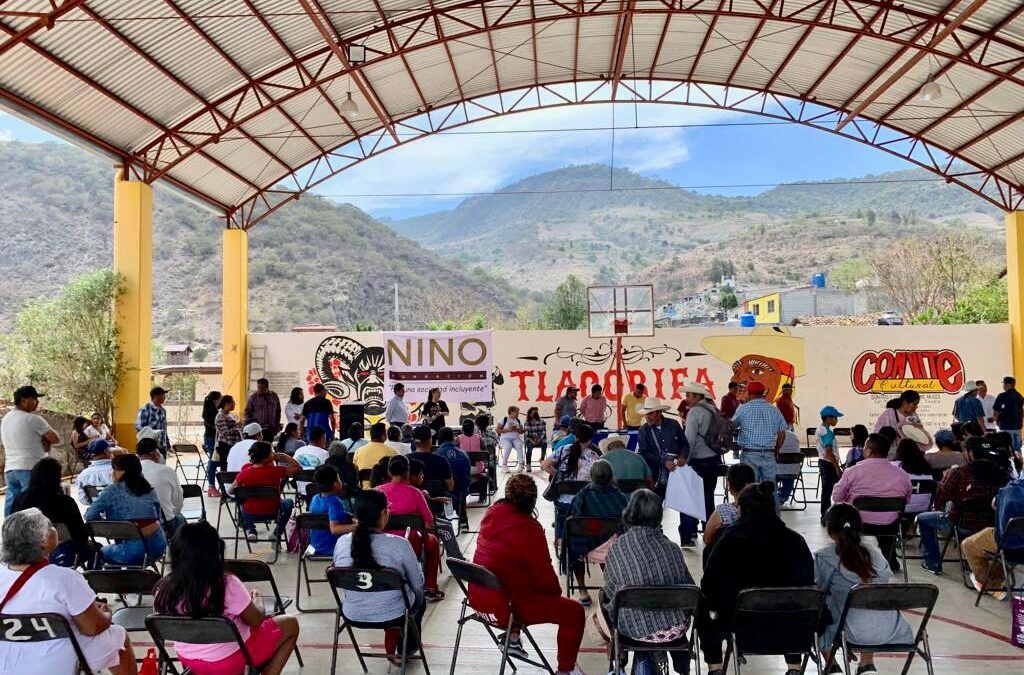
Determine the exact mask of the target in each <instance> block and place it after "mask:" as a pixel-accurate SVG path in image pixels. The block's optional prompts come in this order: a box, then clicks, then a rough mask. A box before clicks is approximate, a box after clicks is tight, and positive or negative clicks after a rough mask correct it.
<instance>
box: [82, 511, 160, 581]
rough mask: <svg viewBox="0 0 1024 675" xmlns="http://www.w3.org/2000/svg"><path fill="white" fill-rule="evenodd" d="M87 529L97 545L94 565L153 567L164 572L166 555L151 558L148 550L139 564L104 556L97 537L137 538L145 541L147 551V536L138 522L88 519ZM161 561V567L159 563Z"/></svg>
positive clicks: (107, 566)
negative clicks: (130, 563) (124, 562)
mask: <svg viewBox="0 0 1024 675" xmlns="http://www.w3.org/2000/svg"><path fill="white" fill-rule="evenodd" d="M85 531H86V533H88V535H89V539H90V540H91V541H92V543H93V544H94V545H95V546H96V562H97V563H98V564H97V565H94V567H96V568H101V567H102V568H104V569H109V568H115V569H118V568H119V569H132V568H135V569H145V568H152V569H153V570H154V571H156V572H158V573H161V574H162V573H163V561H164V557H163V556H160V557H159V558H156V559H151V558H150V557H149V553H148V552H144V553H143V556H142V563H141V564H139V565H122V564H120V563H113V562H108V561H107V560H105V559H104V558H103V554H102V553H101V552H100V544H99V542H98V541H96V540H97V539H106V540H107V541H118V542H120V541H125V540H131V539H137V540H139V541H141V542H142V543H143V550H144V551H145V542H146V538H145V537H144V536H142V528H140V527H139V526H138V524H137V523H134V522H131V521H127V520H88V521H86V523H85ZM158 563H159V565H160V566H159V568H158V567H157V564H158Z"/></svg>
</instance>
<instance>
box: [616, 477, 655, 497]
mask: <svg viewBox="0 0 1024 675" xmlns="http://www.w3.org/2000/svg"><path fill="white" fill-rule="evenodd" d="M615 484H616V485H617V486H618V488H619V491H620V492H622V493H623V494H627V495H628V494H632V493H634V492H636V491H637V490H642V489H644V488H645V487H647V481H645V480H643V479H640V480H636V479H633V480H616V481H615Z"/></svg>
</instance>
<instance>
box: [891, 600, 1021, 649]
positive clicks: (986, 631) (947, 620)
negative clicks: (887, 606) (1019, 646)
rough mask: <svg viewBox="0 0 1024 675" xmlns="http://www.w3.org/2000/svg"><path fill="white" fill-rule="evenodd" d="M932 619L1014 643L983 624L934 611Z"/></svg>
mask: <svg viewBox="0 0 1024 675" xmlns="http://www.w3.org/2000/svg"><path fill="white" fill-rule="evenodd" d="M908 613H909V614H916V615H917V616H923V614H924V613H923V612H919V611H917V610H916V609H912V610H908ZM932 619H933V620H935V621H941V622H943V623H948V624H950V625H951V626H956V627H958V628H966V629H967V630H972V631H974V632H975V633H980V634H981V635H985V636H987V637H990V638H992V639H994V640H999V641H1000V642H1005V643H1006V644H1008V645H1009V644H1013V643H1012V642H1010V638H1009V636H1007V635H1003V634H1001V633H997V632H995V631H994V630H989V629H987V628H982V627H981V626H975V625H974V624H973V623H967V622H966V621H960V620H959V619H951V618H949V617H948V616H942V615H941V614H935V613H932Z"/></svg>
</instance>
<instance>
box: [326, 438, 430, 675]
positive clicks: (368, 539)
mask: <svg viewBox="0 0 1024 675" xmlns="http://www.w3.org/2000/svg"><path fill="white" fill-rule="evenodd" d="M402 459H404V458H402ZM390 517H391V512H390V510H389V509H388V498H387V496H386V495H385V494H384V493H382V492H378V491H376V490H364V491H363V492H360V493H359V494H358V495H357V496H356V508H355V523H356V529H355V530H354V531H353V532H351V533H349V534H345V535H342V536H341V538H340V539H339V540H338V543H337V545H336V546H335V547H334V566H335V567H355V568H360V569H380V568H382V567H388V568H391V569H393V570H397V571H398V572H400V573H401V574H402V578H403V579H404V580H405V588H404V589H403V590H402V591H397V590H395V591H378V592H372V593H370V592H362V591H345V617H346V618H347V619H349V620H351V621H367V622H385V621H392V620H394V619H397V618H399V617H400V616H402V615H403V614H404V613H405V607H406V602H408V603H409V605H410V606H411V607H412V611H413V613H414V615H415V619H416V631H417V634H418V633H419V627H420V623H421V622H422V620H423V612H424V609H425V608H426V602H425V601H424V598H423V570H422V568H421V567H420V562H419V560H417V559H416V553H415V552H414V551H413V548H412V544H410V543H409V541H408V540H407V539H405V538H404V537H398V536H395V535H392V534H385V533H384V528H385V527H386V526H387V523H388V518H390ZM403 592H404V593H405V597H404V598H403V597H402V593H403ZM410 637H411V636H410ZM412 643H413V640H410V641H409V651H410V652H411V651H412V648H413V644H412ZM384 644H385V649H386V651H387V653H388V654H390V655H391V656H390V657H389V660H390V661H391V662H392V663H400V662H401V659H400V657H399V656H398V655H397V654H398V645H399V631H398V629H396V628H391V629H388V630H386V631H384Z"/></svg>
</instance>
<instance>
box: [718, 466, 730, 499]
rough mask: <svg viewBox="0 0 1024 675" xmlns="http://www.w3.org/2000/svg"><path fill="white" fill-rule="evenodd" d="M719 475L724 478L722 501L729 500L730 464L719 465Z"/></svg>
mask: <svg viewBox="0 0 1024 675" xmlns="http://www.w3.org/2000/svg"><path fill="white" fill-rule="evenodd" d="M718 477H719V478H721V479H722V503H723V504H724V503H726V502H727V501H729V465H728V464H725V463H724V462H723V463H722V464H719V465H718Z"/></svg>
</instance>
